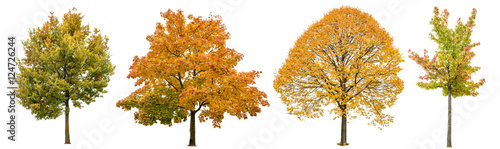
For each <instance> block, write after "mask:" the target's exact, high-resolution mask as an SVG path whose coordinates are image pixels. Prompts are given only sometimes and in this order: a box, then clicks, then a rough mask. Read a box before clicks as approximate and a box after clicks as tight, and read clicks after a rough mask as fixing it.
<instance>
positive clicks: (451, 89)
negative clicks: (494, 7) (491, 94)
mask: <svg viewBox="0 0 500 149" xmlns="http://www.w3.org/2000/svg"><path fill="white" fill-rule="evenodd" d="M476 14H477V11H476V9H473V10H472V13H471V16H470V17H469V20H468V21H467V23H462V22H461V21H460V19H458V21H457V25H456V27H455V29H452V28H448V17H449V15H450V14H449V12H448V11H447V10H446V9H445V10H444V11H443V12H442V13H441V14H439V8H438V7H435V8H434V17H433V18H432V19H431V21H430V24H431V25H432V26H433V28H432V33H430V34H429V37H430V38H431V40H433V41H435V42H436V43H437V44H438V45H439V47H438V50H436V51H435V55H434V56H433V58H432V59H429V55H427V53H428V51H427V50H425V49H424V55H423V56H419V55H418V54H417V53H416V52H413V51H411V50H408V52H409V54H410V55H409V57H410V59H412V60H413V61H415V62H416V63H417V64H418V65H420V67H422V68H423V69H424V70H425V74H424V75H423V76H419V79H420V80H422V81H420V82H418V83H417V86H419V87H421V88H424V89H426V90H430V89H437V88H442V89H443V95H444V96H448V131H447V141H446V144H447V147H452V146H451V111H452V108H451V98H452V97H453V98H456V97H460V96H477V95H478V92H477V91H476V89H477V88H479V86H481V85H483V84H484V82H485V80H484V78H483V79H480V80H479V81H478V82H474V81H473V80H472V79H471V75H472V74H473V73H475V72H476V71H478V70H479V67H478V66H471V65H470V63H471V59H472V58H473V57H474V56H475V54H474V52H472V51H471V48H473V47H476V46H478V45H479V44H480V43H479V42H477V43H473V42H471V39H470V36H471V34H472V28H473V27H474V26H475V25H476V24H475V19H476Z"/></svg>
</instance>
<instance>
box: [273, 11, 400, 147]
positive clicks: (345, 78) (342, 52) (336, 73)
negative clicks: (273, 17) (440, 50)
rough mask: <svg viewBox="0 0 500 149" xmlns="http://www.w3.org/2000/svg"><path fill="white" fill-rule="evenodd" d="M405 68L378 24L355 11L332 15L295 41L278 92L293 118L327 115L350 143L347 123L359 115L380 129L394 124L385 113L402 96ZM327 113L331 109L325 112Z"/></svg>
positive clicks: (281, 71)
mask: <svg viewBox="0 0 500 149" xmlns="http://www.w3.org/2000/svg"><path fill="white" fill-rule="evenodd" d="M401 62H403V59H402V56H401V53H399V50H398V48H396V47H394V45H393V39H392V37H390V35H389V33H388V32H387V31H385V30H384V29H383V28H382V27H381V26H380V25H379V24H378V23H377V21H375V19H374V18H373V17H372V16H371V15H370V14H368V13H366V12H362V11H360V10H359V9H357V8H351V7H341V8H337V9H333V10H331V11H330V12H328V13H326V14H325V16H324V17H323V18H322V19H321V20H319V21H317V22H315V23H314V24H312V25H311V26H309V28H308V29H307V30H306V31H305V32H304V33H303V34H302V35H301V36H300V37H299V38H298V39H297V41H296V42H295V45H294V46H293V48H292V49H290V52H289V54H288V57H287V58H286V60H285V63H284V64H283V66H281V68H280V69H279V71H278V74H276V78H275V80H274V88H275V89H276V91H277V92H278V93H279V94H280V95H281V96H280V98H281V99H282V100H283V103H285V104H286V105H287V110H288V112H289V113H290V114H293V115H297V116H298V118H299V119H302V118H303V117H305V118H318V117H321V116H323V113H324V110H328V111H329V113H330V114H332V113H335V115H336V117H335V119H336V118H339V117H341V118H342V122H341V124H342V125H341V139H340V142H339V143H338V145H341V146H345V145H348V143H347V118H350V119H354V118H356V116H357V115H355V113H358V114H359V115H361V116H365V117H366V118H368V119H370V118H373V120H372V122H371V123H370V124H371V125H374V126H378V127H379V128H380V129H382V127H386V126H388V125H389V123H391V122H393V117H392V116H390V115H388V114H384V113H383V110H384V109H386V108H388V107H391V106H392V105H394V103H395V102H396V99H397V97H396V95H398V94H399V93H401V91H402V90H403V88H404V87H403V85H404V84H403V80H401V79H400V78H399V77H398V76H397V73H398V72H399V71H400V70H401V68H400V67H399V63H401ZM327 108H329V109H327Z"/></svg>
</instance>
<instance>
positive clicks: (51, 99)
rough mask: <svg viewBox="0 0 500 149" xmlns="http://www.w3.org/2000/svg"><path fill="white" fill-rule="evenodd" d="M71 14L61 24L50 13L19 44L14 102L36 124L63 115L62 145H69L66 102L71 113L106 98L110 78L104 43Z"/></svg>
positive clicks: (109, 64)
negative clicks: (22, 52)
mask: <svg viewBox="0 0 500 149" xmlns="http://www.w3.org/2000/svg"><path fill="white" fill-rule="evenodd" d="M82 18H83V15H82V14H81V13H78V12H76V8H73V9H72V10H70V11H69V12H67V13H66V14H64V17H63V19H62V21H61V22H60V21H59V20H58V18H57V17H55V16H54V15H53V13H51V15H50V16H49V20H48V21H47V22H45V23H44V24H43V26H41V27H36V28H32V29H30V31H29V38H28V39H27V40H25V41H23V42H22V43H23V46H24V50H25V54H26V58H23V59H22V60H21V61H19V71H20V74H19V75H18V76H17V79H16V81H17V82H18V84H19V88H18V90H17V96H18V97H19V103H20V104H21V105H22V106H23V107H25V108H26V109H30V110H31V114H34V115H35V118H36V119H38V120H40V119H55V118H57V117H59V116H60V115H62V114H64V117H65V144H70V137H69V112H70V101H71V103H72V104H73V106H74V107H77V108H82V107H83V104H90V103H91V102H94V101H95V100H96V98H97V97H102V94H103V93H106V90H104V88H105V87H106V86H107V84H108V82H109V77H110V76H111V75H113V70H114V68H115V66H113V64H111V62H110V54H109V52H108V49H109V48H108V46H107V44H108V38H107V37H106V36H103V35H101V33H100V32H99V30H97V29H95V28H94V30H93V31H91V30H90V27H89V25H83V24H82Z"/></svg>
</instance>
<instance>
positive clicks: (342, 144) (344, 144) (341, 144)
mask: <svg viewBox="0 0 500 149" xmlns="http://www.w3.org/2000/svg"><path fill="white" fill-rule="evenodd" d="M337 145H340V146H348V145H349V143H341V142H339V143H337Z"/></svg>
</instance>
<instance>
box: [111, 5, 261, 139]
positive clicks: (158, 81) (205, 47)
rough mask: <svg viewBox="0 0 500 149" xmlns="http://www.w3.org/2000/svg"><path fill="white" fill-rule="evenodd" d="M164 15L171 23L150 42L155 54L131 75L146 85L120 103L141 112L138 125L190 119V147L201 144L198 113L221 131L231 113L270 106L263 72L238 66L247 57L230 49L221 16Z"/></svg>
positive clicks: (253, 111)
mask: <svg viewBox="0 0 500 149" xmlns="http://www.w3.org/2000/svg"><path fill="white" fill-rule="evenodd" d="M161 16H162V17H163V18H164V20H165V24H161V23H157V25H156V31H155V32H154V34H152V35H149V36H147V38H146V39H147V40H148V41H149V42H150V47H149V49H150V51H149V52H148V53H147V55H146V56H142V57H140V58H139V57H137V56H135V57H134V60H133V61H134V62H133V64H132V65H131V66H130V74H129V75H128V76H127V77H128V78H132V79H137V82H136V83H135V85H136V86H141V87H140V88H139V89H137V90H136V91H135V92H133V93H132V94H130V95H129V96H128V97H126V98H124V99H122V100H120V101H118V102H117V103H116V105H117V106H118V107H121V108H122V109H124V110H131V109H132V108H137V109H138V111H137V112H135V114H134V118H135V120H136V122H137V123H140V124H143V125H153V124H154V123H157V122H160V123H161V124H164V125H168V126H171V125H172V123H181V122H184V121H186V120H187V117H188V116H189V117H190V139H189V146H196V143H195V116H196V114H197V113H199V115H198V118H199V120H200V122H204V121H206V120H208V119H212V123H213V126H214V127H219V128H220V126H221V125H220V123H221V122H222V119H223V118H224V114H225V113H228V114H229V115H232V116H236V117H238V118H239V119H241V118H243V119H246V118H247V117H248V115H250V116H256V115H257V113H259V112H261V106H269V103H268V101H267V100H266V99H265V98H267V96H266V94H265V93H264V92H262V91H259V90H258V89H257V88H256V87H255V86H254V84H255V81H254V79H255V78H257V77H259V74H260V73H261V72H260V71H255V70H254V71H250V72H237V71H236V69H235V68H234V67H235V66H236V64H238V62H239V61H240V60H242V58H243V55H242V54H241V53H238V52H236V51H235V50H234V49H231V48H227V47H226V40H227V39H229V36H230V35H229V33H228V32H227V31H226V27H225V25H224V24H223V23H222V22H221V19H220V16H216V15H210V16H209V17H208V18H202V17H194V16H193V15H188V16H187V19H186V18H185V17H184V14H183V12H182V11H181V10H178V11H177V12H174V11H172V10H170V9H169V10H168V11H167V12H165V13H161Z"/></svg>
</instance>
